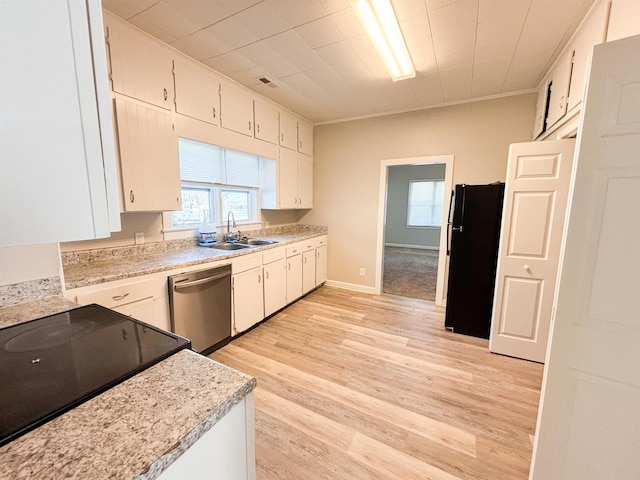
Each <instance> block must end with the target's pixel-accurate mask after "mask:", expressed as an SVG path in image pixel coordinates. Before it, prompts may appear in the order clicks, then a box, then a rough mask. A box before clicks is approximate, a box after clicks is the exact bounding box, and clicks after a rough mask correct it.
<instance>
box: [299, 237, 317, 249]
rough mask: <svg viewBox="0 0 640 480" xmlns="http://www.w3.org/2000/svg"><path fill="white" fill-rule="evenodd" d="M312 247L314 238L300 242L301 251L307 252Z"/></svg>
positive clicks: (314, 243)
mask: <svg viewBox="0 0 640 480" xmlns="http://www.w3.org/2000/svg"><path fill="white" fill-rule="evenodd" d="M314 248H316V241H315V238H310V239H309V240H305V241H304V242H302V251H303V252H308V251H309V250H313V249H314Z"/></svg>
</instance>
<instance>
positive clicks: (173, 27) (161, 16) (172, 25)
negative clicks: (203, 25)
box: [131, 1, 200, 39]
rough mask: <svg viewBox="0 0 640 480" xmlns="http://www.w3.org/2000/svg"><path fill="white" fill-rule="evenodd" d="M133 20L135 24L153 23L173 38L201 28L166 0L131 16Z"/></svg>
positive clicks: (184, 35)
mask: <svg viewBox="0 0 640 480" xmlns="http://www.w3.org/2000/svg"><path fill="white" fill-rule="evenodd" d="M131 22H132V23H134V24H135V25H146V26H148V25H153V26H154V27H155V28H156V29H158V30H161V31H163V32H166V33H167V34H168V35H170V36H171V37H173V39H177V38H182V37H186V36H187V35H190V34H192V33H193V32H195V31H197V30H199V29H200V26H199V25H197V24H196V23H195V22H193V21H191V20H190V19H188V18H187V17H186V16H184V15H183V14H182V13H181V12H180V11H179V10H177V9H176V8H175V7H173V6H172V5H169V4H168V3H167V2H164V1H161V2H158V3H156V4H155V5H153V6H151V7H149V8H148V9H146V10H145V11H144V12H140V13H139V14H138V15H136V16H135V17H133V18H131ZM141 28H144V27H141Z"/></svg>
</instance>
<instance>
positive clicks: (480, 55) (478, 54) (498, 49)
mask: <svg viewBox="0 0 640 480" xmlns="http://www.w3.org/2000/svg"><path fill="white" fill-rule="evenodd" d="M517 44H518V42H517V40H516V41H511V42H510V41H507V40H500V41H496V42H491V43H484V44H482V45H480V44H479V45H476V50H475V56H474V59H475V61H476V62H488V61H490V60H496V59H498V58H502V57H506V56H509V57H511V56H513V54H514V52H515V51H516V46H517Z"/></svg>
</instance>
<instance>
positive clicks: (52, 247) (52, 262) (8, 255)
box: [0, 231, 61, 286]
mask: <svg viewBox="0 0 640 480" xmlns="http://www.w3.org/2000/svg"><path fill="white" fill-rule="evenodd" d="M33 234H34V235H37V234H38V232H37V231H34V232H33ZM60 270H61V266H60V253H59V250H58V244H57V243H46V244H42V245H24V246H19V247H5V248H0V286H2V285H13V284H16V283H22V282H29V281H31V280H39V279H41V278H50V277H57V276H59V275H60Z"/></svg>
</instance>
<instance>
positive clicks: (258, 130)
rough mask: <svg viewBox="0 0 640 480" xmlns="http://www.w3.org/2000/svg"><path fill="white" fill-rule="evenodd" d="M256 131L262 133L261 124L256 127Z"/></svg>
mask: <svg viewBox="0 0 640 480" xmlns="http://www.w3.org/2000/svg"><path fill="white" fill-rule="evenodd" d="M256 131H257V132H258V133H260V124H259V123H258V124H257V125H256Z"/></svg>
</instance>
